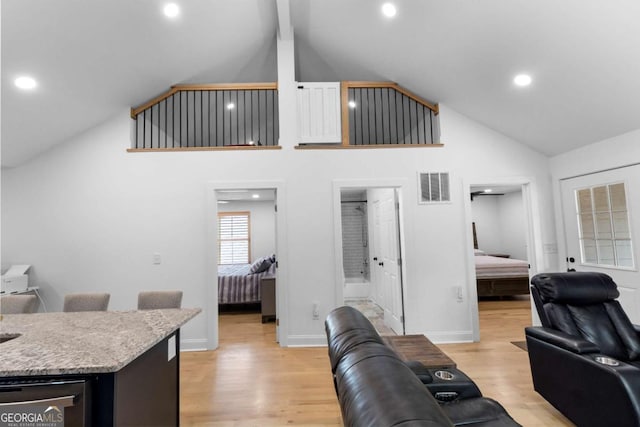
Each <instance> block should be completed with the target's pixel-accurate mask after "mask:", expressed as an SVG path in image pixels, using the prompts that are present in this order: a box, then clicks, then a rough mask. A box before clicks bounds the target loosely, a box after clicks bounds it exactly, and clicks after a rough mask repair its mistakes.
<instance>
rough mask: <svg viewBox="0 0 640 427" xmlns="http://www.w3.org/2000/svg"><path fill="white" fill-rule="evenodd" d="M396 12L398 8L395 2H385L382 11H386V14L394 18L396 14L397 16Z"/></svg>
mask: <svg viewBox="0 0 640 427" xmlns="http://www.w3.org/2000/svg"><path fill="white" fill-rule="evenodd" d="M396 12H397V10H396V7H395V5H394V4H393V3H385V4H383V5H382V13H384V14H385V16H388V17H389V18H393V17H394V16H396Z"/></svg>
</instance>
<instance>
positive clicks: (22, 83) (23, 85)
mask: <svg viewBox="0 0 640 427" xmlns="http://www.w3.org/2000/svg"><path fill="white" fill-rule="evenodd" d="M13 83H14V84H15V85H16V87H18V88H20V89H24V90H31V89H35V88H36V86H38V83H37V82H36V81H35V79H34V78H33V77H29V76H20V77H18V78H17V79H15V80H14V81H13Z"/></svg>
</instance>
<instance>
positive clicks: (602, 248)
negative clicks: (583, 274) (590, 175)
mask: <svg viewBox="0 0 640 427" xmlns="http://www.w3.org/2000/svg"><path fill="white" fill-rule="evenodd" d="M576 205H577V208H578V209H577V211H578V224H579V238H580V246H581V250H582V262H583V263H584V264H595V265H603V266H610V267H633V266H634V262H633V250H632V242H631V233H630V229H629V215H628V210H627V199H626V195H625V188H624V183H615V184H608V185H599V186H596V187H590V188H584V189H581V190H577V191H576Z"/></svg>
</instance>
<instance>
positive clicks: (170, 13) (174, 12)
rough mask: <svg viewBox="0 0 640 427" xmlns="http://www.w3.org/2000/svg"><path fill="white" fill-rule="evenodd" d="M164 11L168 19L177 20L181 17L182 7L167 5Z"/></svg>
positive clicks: (172, 4)
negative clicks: (177, 17)
mask: <svg viewBox="0 0 640 427" xmlns="http://www.w3.org/2000/svg"><path fill="white" fill-rule="evenodd" d="M162 11H163V12H164V15H165V16H166V17H167V18H175V17H176V16H178V15H180V7H179V6H178V5H177V4H175V3H167V4H166V5H165V6H164V9H163V10H162Z"/></svg>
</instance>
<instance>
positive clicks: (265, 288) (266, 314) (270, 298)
mask: <svg viewBox="0 0 640 427" xmlns="http://www.w3.org/2000/svg"><path fill="white" fill-rule="evenodd" d="M260 295H261V299H262V301H261V303H260V306H261V311H262V323H266V322H267V321H268V320H271V319H273V320H275V319H276V278H275V277H265V278H263V279H261V280H260Z"/></svg>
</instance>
